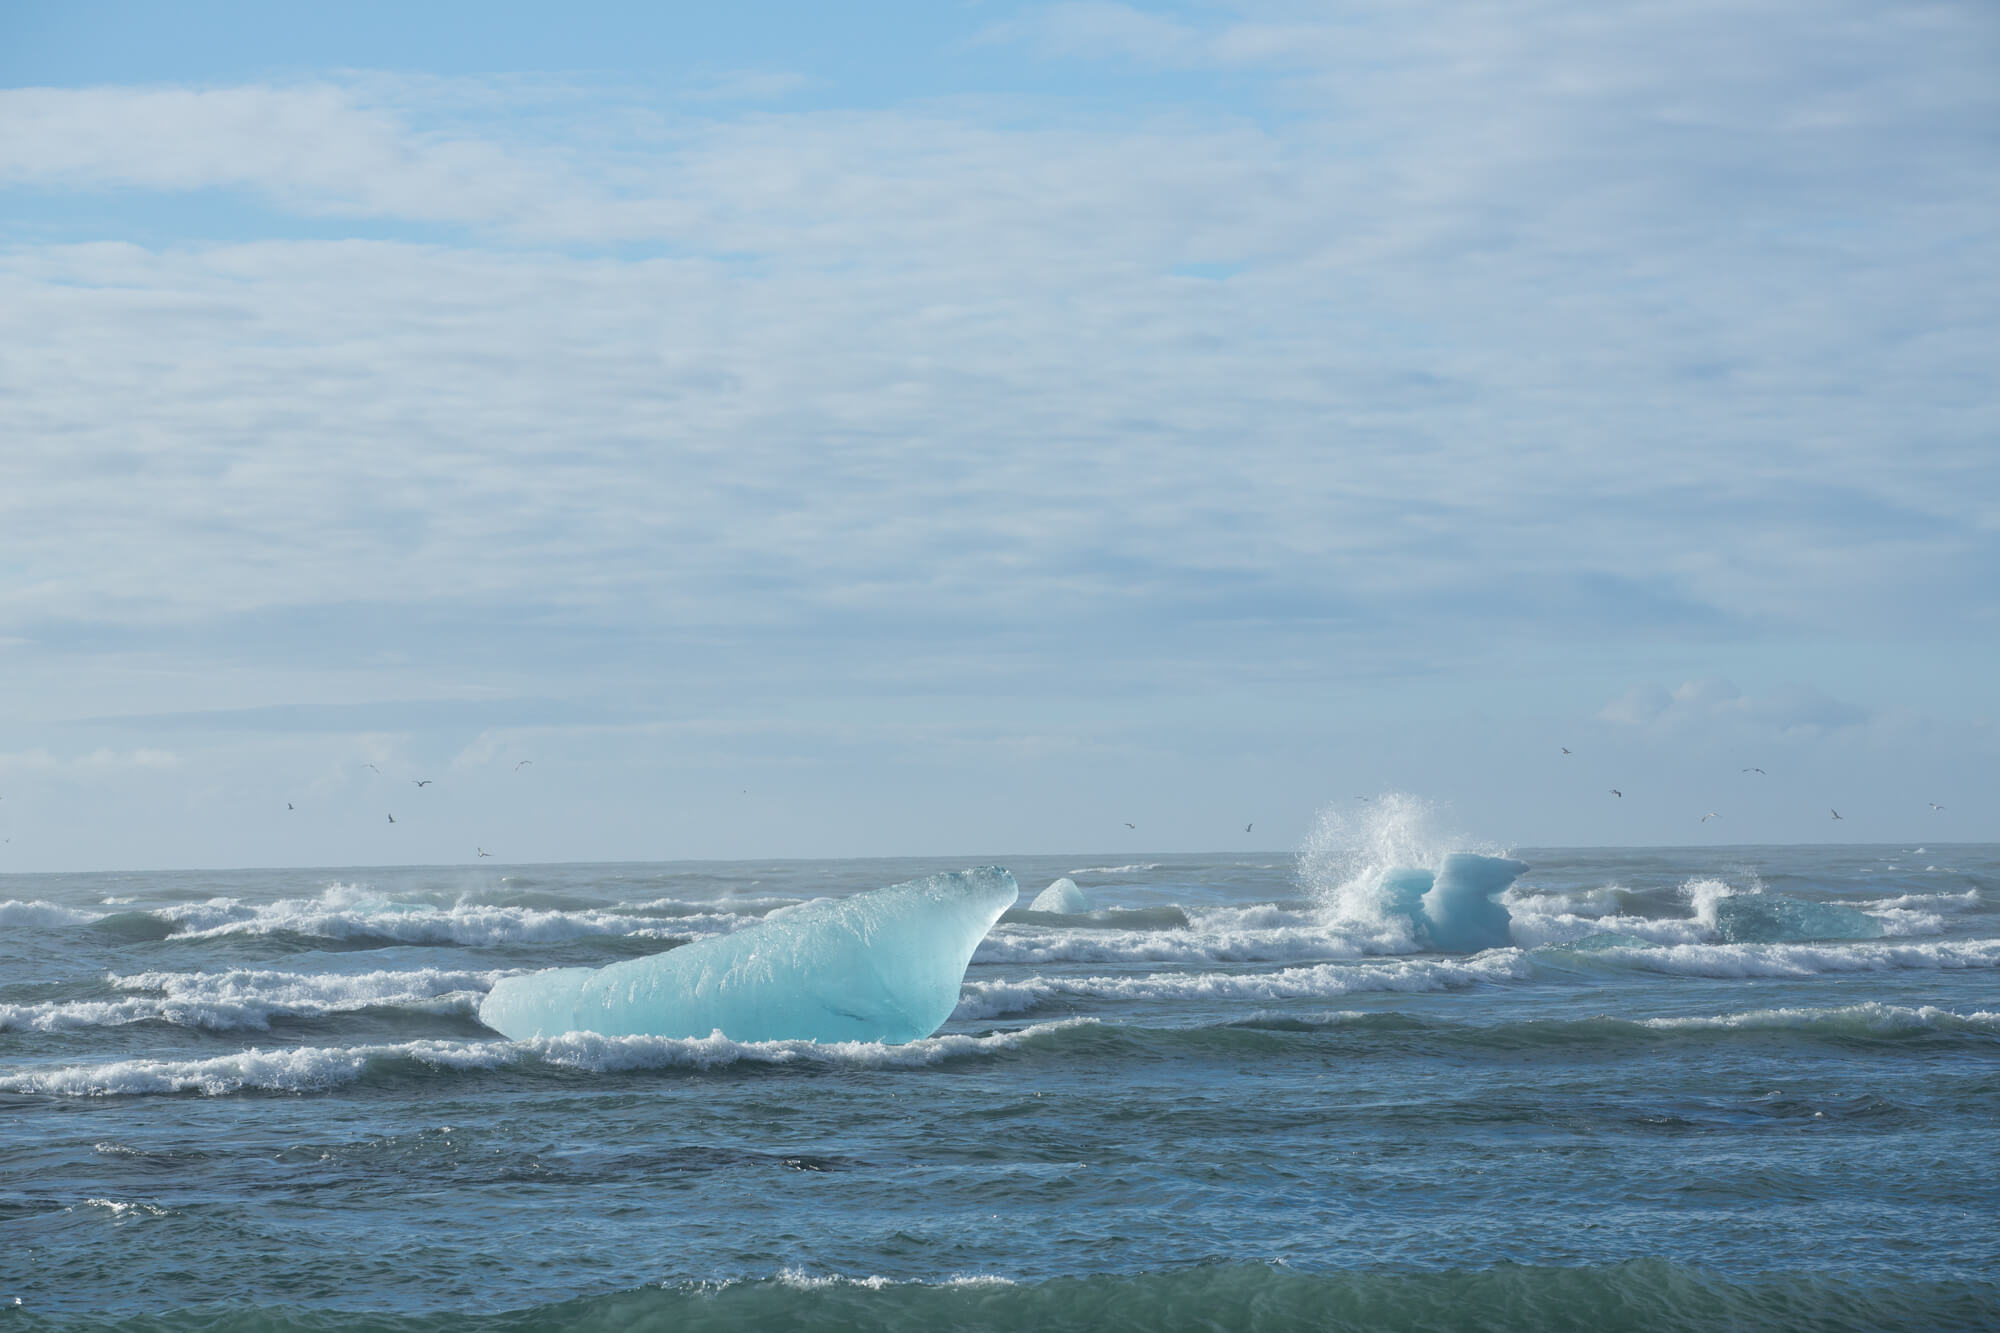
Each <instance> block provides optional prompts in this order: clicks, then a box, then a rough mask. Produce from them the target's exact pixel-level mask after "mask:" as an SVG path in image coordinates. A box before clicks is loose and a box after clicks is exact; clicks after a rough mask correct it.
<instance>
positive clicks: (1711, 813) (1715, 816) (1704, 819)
mask: <svg viewBox="0 0 2000 1333" xmlns="http://www.w3.org/2000/svg"><path fill="white" fill-rule="evenodd" d="M1720 818H1722V816H1721V815H1719V814H1717V813H1716V812H1715V811H1713V810H1711V811H1709V812H1708V813H1707V814H1705V815H1703V816H1702V817H1701V822H1702V823H1704V824H1706V823H1707V822H1708V821H1709V820H1711V819H1720Z"/></svg>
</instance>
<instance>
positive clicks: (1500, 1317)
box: [36, 1256, 2000, 1333]
mask: <svg viewBox="0 0 2000 1333" xmlns="http://www.w3.org/2000/svg"><path fill="white" fill-rule="evenodd" d="M996 1258H997V1256H996ZM1468 1312H1477V1318H1476V1325H1477V1327H1479V1328H1482V1329H1489V1330H1494V1331H1495V1333H1505V1331H1506V1330H1512V1329H1532V1330H1550V1331H1551V1333H1567V1331H1569V1330H1578V1331H1583V1330H1589V1331H1590V1333H1600V1331H1601V1333H1644V1331H1645V1330H1677V1331H1679V1330H1693V1331H1694V1333H1700V1331H1701V1330H1707V1329H1718V1330H1720V1329H1743V1328H1816V1329H1826V1330H1862V1329H1901V1328H1973V1327H1982V1326H1990V1325H1991V1324H1992V1323H1993V1322H1994V1321H1995V1319H1996V1317H2000V1284H1996V1283H1994V1282H1993V1281H1991V1280H1990V1279H1982V1278H1978V1277H1969V1276H1958V1277H1949V1278H1944V1277H1940V1278H1919V1277H1913V1276H1907V1275H1903V1274H1897V1273H1880V1272H1871V1273H1867V1274H1866V1275H1865V1276H1856V1275H1853V1274H1848V1273H1838V1274H1836V1273H1785V1272H1777V1273H1759V1274H1750V1275H1735V1276H1724V1275H1721V1274H1718V1273H1713V1272H1709V1271H1707V1270H1705V1269H1700V1268H1695V1267H1691V1266H1687V1265H1683V1264H1677V1263H1674V1262H1671V1261H1669V1260H1666V1259H1661V1258H1641V1259H1631V1260H1627V1261H1625V1262H1623V1263H1615V1264H1597V1265H1579V1266H1574V1267H1556V1266H1533V1265H1526V1264H1500V1265H1497V1266H1495V1267H1492V1268H1487V1269H1442V1270H1434V1271H1427V1272H1424V1271H1420V1272H1370V1271H1358V1272H1356V1271H1349V1272H1314V1271H1309V1270H1304V1269H1298V1268H1292V1267H1289V1266H1286V1265H1283V1264H1279V1263H1211V1264H1203V1265H1199V1266H1194V1267H1187V1268H1176V1269H1169V1270H1166V1271H1160V1272H1138V1273H1096V1274H1089V1275H1083V1276H1065V1277H1054V1278H1048V1279H1045V1280H1042V1281H1019V1280H1014V1279H1010V1278H1008V1277H1006V1276H1004V1275H997V1274H989V1273H968V1274H957V1275H950V1276H943V1277H938V1278H932V1279H928V1280H924V1279H916V1280H911V1279H894V1278H888V1277H883V1276H848V1275H843V1274H838V1273H806V1272H799V1271H786V1272H782V1273H780V1274H778V1275H776V1276H772V1277H759V1278H735V1279H729V1280H724V1281H719V1282H683V1283H675V1284H659V1285H649V1286H645V1287H640V1288H636V1289H633V1290H628V1291H618V1292H611V1293H606V1294H600V1295H591V1296H580V1297H576V1298H573V1299H569V1300H564V1301H560V1302H556V1303H552V1304H547V1305H540V1306H534V1307H531V1308H527V1309H518V1310H508V1311H505V1312H492V1311H478V1312H475V1311H453V1310H435V1311H432V1312H429V1313H423V1314H400V1315H397V1314H387V1313H384V1312H382V1311H365V1312H364V1311H354V1312H344V1311H339V1310H329V1309H326V1308H324V1307H306V1306H296V1305H294V1306H275V1307H271V1306H267V1307H256V1306H249V1305H224V1306H216V1305H209V1306H202V1307H198V1308H193V1309H187V1310H177V1311H167V1312H163V1313H153V1312H148V1313H147V1314H145V1315H144V1316H143V1317H141V1319H140V1320H139V1321H137V1322H135V1323H134V1324H133V1325H132V1326H133V1327H135V1328H137V1327H143V1328H146V1329H150V1330H157V1333H179V1330H184V1329H185V1330H194V1329H202V1330H212V1331H213V1333H264V1331H265V1330H269V1329H275V1328H300V1327H310V1328H314V1329H319V1330H324V1331H325V1333H359V1331H360V1330H364V1329H366V1330H384V1331H385V1333H443V1330H447V1329H449V1330H470V1331H472V1333H501V1331H502V1330H504V1331H505V1333H541V1330H572V1329H581V1330H609V1329H624V1328H673V1329H680V1330H688V1331H689V1333H703V1331H704V1330H711V1329H713V1330H733V1329H742V1328H805V1327H812V1328H867V1329H878V1330H883V1333H932V1331H933V1330H935V1331H938V1333H953V1331H955V1330H972V1329H979V1330H985V1331H987V1333H1010V1331H1011V1330H1016V1329H1019V1330H1036V1331H1037V1333H1069V1331H1070V1330H1079V1331H1080V1330H1109V1331H1111V1333H1120V1331H1123V1330H1132V1331H1134V1333H1136V1331H1139V1330H1146V1331H1148V1333H1150V1331H1152V1330H1161V1331H1162V1333H1182V1331H1184V1330H1187V1331H1192V1330H1198V1329H1214V1328H1256V1329H1307V1328H1310V1329H1321V1330H1328V1331H1329V1333H1342V1331H1343V1330H1362V1329H1370V1330H1372V1329H1382V1328H1403V1329H1449V1328H1463V1327H1467V1326H1468ZM106 1326H107V1323H106V1321H105V1320H104V1319H103V1318H102V1317H101V1316H100V1317H90V1318H85V1317H76V1318H74V1319H72V1320H69V1321H64V1320H63V1319H61V1318H60V1317H57V1318H55V1319H45V1318H44V1317H39V1316H38V1317H37V1321H36V1327H38V1328H47V1329H54V1330H59V1329H63V1328H69V1327H74V1328H86V1327H87V1328H103V1327H106ZM109 1326H110V1327H119V1326H120V1325H115V1324H114V1325H109Z"/></svg>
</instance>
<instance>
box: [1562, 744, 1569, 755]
mask: <svg viewBox="0 0 2000 1333" xmlns="http://www.w3.org/2000/svg"><path fill="white" fill-rule="evenodd" d="M1562 752H1563V753H1564V754H1568V753H1569V747H1568V746H1567V745H1565V746H1563V747H1562Z"/></svg>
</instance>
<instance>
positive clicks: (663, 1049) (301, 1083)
mask: <svg viewBox="0 0 2000 1333" xmlns="http://www.w3.org/2000/svg"><path fill="white" fill-rule="evenodd" d="M1088 1025H1091V1020H1088V1019H1069V1020H1065V1021H1063V1022H1057V1023H1042V1024H1037V1025H1035V1026H1032V1027H1026V1028H1022V1029H1019V1030H1018V1031H1012V1032H996V1033H987V1034H983V1035H976V1036H975V1035H961V1034H951V1035H947V1036H941V1037H926V1038H923V1039H922V1040H920V1041H913V1042H907V1043H905V1044H903V1045H900V1046H891V1045H887V1044H885V1043H883V1042H857V1041H847V1042H810V1041H756V1042H740V1041H732V1040H731V1039H729V1038H728V1037H725V1036H723V1035H721V1034H720V1033H716V1034H713V1035H711V1036H707V1037H605V1036H600V1035H598V1034H597V1033H594V1032H571V1033H567V1034H565V1035H563V1036H560V1037H538V1038H535V1039H533V1040H530V1041H441V1040H425V1041H405V1042H395V1043H388V1044H382V1045H364V1046H298V1047H290V1048H283V1049H273V1050H254V1049H253V1050H246V1051H238V1052H235V1053H233V1054H230V1055H218V1056H211V1057H208V1058H206V1059H199V1060H118V1061H110V1062H104V1063H98V1064H83V1065H60V1066H50V1067H45V1068H27V1069H22V1068H16V1069H13V1070H9V1071H5V1072H0V1092H14V1093H34V1094H41V1095H44V1096H54V1097H110V1096H135V1095H146V1094H160V1093H201V1094H204V1095H206V1096H211V1097H215V1096H223V1095H226V1094H230V1093H237V1092H245V1091H257V1092H280V1093H304V1092H323V1091H326V1090H328V1089H331V1088H336V1087H340V1086H343V1085H346V1084H351V1083H355V1082H357V1081H361V1080H364V1079H367V1078H370V1077H371V1076H382V1077H392V1076H394V1075H395V1074H397V1073H399V1072H416V1073H431V1074H435V1073H437V1072H441V1071H463V1070H492V1069H501V1068H508V1067H523V1066H526V1067H533V1066H536V1065H540V1066H543V1067H549V1068H555V1069H561V1070H570V1071H579V1072H584V1073H591V1074H609V1073H626V1072H632V1071H637V1070H650V1069H695V1070H716V1069H723V1068H728V1067H731V1066H740V1065H751V1066H758V1065H763V1066H790V1067H797V1068H808V1069H812V1068H824V1069H922V1068H928V1067H930V1066H934V1065H940V1064H945V1063H949V1062H952V1061H957V1060H965V1059H978V1058H982V1057H991V1056H994V1055H999V1054H1002V1053H1005V1052H1008V1051H1013V1050H1017V1049H1020V1048H1022V1047H1023V1046H1029V1045H1033V1044H1035V1043H1037V1042H1040V1041H1044V1040H1046V1039H1047V1038H1049V1037H1050V1036H1051V1035H1052V1034H1056V1033H1060V1032H1062V1031H1064V1030H1065V1029H1069V1028H1075V1027H1079V1026H1088Z"/></svg>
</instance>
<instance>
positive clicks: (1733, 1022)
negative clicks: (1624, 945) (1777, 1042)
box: [1637, 1001, 2000, 1036]
mask: <svg viewBox="0 0 2000 1333" xmlns="http://www.w3.org/2000/svg"><path fill="white" fill-rule="evenodd" d="M1637 1022H1638V1024H1639V1026H1641V1027H1647V1028H1652V1029H1654V1030H1656V1031H1661V1032H1699V1031H1717V1030H1726V1031H1757V1030H1773V1031H1799V1030H1804V1031H1817V1032H1826V1033H1829V1034H1832V1035H1861V1036H1907V1035H1911V1034H1915V1033H1927V1032H1978V1033H1990V1034H1992V1035H1994V1036H2000V1013H1996V1012H1994V1011H1991V1010H1986V1009H1980V1010H1975V1011H1974V1012H1972V1013H1969V1014H1962V1013H1959V1012H1957V1011H1956V1010H1952V1009H1940V1008H1938V1007H1937V1006H1936V1005H1929V1004H1926V1005H1920V1006H1915V1007H1912V1006H1909V1005H1900V1004H1882V1003H1879V1002H1876V1001H1869V1002H1868V1003H1865V1004H1850V1005H1844V1006H1842V1007H1840V1008H1837V1009H1752V1010H1749V1011H1747V1012H1744V1013H1740V1014H1716V1015H1714V1016H1712V1017H1697V1018H1644V1019H1639V1020H1637Z"/></svg>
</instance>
